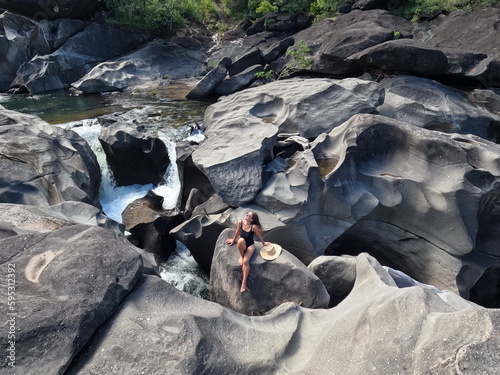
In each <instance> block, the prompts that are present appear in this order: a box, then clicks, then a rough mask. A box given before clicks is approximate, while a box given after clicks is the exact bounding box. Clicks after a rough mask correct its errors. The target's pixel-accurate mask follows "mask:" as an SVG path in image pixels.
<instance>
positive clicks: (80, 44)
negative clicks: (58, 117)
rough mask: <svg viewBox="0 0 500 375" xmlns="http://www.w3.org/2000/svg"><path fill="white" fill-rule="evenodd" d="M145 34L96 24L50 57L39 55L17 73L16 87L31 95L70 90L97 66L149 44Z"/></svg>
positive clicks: (70, 39)
mask: <svg viewBox="0 0 500 375" xmlns="http://www.w3.org/2000/svg"><path fill="white" fill-rule="evenodd" d="M147 40H148V36H147V35H145V34H142V33H137V32H132V31H130V30H127V29H124V28H120V27H117V26H113V25H110V24H107V23H97V22H93V23H91V24H90V25H89V26H88V27H86V28H85V29H84V30H83V31H81V32H79V33H77V34H76V35H74V36H72V37H71V38H69V39H68V40H67V41H66V42H65V43H64V44H63V45H62V46H61V47H60V48H59V49H57V50H56V51H55V52H53V53H50V54H39V55H37V56H35V57H34V58H33V59H32V60H31V61H27V62H25V63H24V64H23V65H22V66H21V67H20V68H19V70H18V72H17V76H16V79H15V81H14V82H13V84H12V85H13V86H14V88H15V90H16V91H18V92H29V93H32V94H36V93H40V92H45V91H50V90H56V89H62V88H69V87H70V85H71V83H73V82H75V81H77V80H79V79H80V78H81V77H82V76H84V75H85V74H86V73H88V72H89V71H90V70H91V69H92V68H93V67H94V66H95V65H97V64H98V63H100V62H102V61H105V60H109V59H112V58H115V57H117V56H120V55H123V54H124V53H126V52H129V51H131V50H134V49H135V48H137V47H138V46H139V45H140V44H142V43H144V42H146V41H147Z"/></svg>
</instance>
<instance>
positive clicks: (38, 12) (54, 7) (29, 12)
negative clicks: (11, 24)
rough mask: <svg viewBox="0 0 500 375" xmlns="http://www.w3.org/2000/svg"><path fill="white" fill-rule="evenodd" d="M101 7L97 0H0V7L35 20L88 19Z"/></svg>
mask: <svg viewBox="0 0 500 375" xmlns="http://www.w3.org/2000/svg"><path fill="white" fill-rule="evenodd" d="M101 7H103V4H102V3H101V2H99V0H43V1H40V0H16V1H9V0H0V8H2V9H7V10H9V11H11V12H15V13H20V14H24V15H25V16H27V17H30V18H33V19H35V20H37V21H40V20H53V19H58V18H77V19H88V18H90V17H92V16H93V15H94V14H95V13H96V12H97V10H99V8H101Z"/></svg>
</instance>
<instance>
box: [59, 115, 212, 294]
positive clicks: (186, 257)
mask: <svg viewBox="0 0 500 375" xmlns="http://www.w3.org/2000/svg"><path fill="white" fill-rule="evenodd" d="M77 124H78V125H79V126H76V125H77ZM58 126H64V127H66V128H71V129H72V130H73V131H75V132H76V133H78V134H79V135H80V136H81V137H82V138H84V139H85V140H86V141H87V142H88V143H89V145H90V147H91V148H92V150H93V151H94V153H95V154H96V157H97V161H98V162H99V166H100V168H101V173H102V181H101V186H100V191H99V194H100V202H101V206H102V210H103V212H104V213H105V214H106V215H107V216H108V217H109V218H111V219H113V220H115V221H117V222H120V223H121V222H122V217H121V215H122V212H123V210H124V209H125V208H126V207H127V205H128V204H129V203H131V202H133V201H134V200H136V199H138V198H142V197H143V196H144V195H146V194H147V192H148V191H149V190H153V192H154V193H156V194H158V195H161V196H162V197H163V198H164V201H163V209H170V208H174V207H176V206H177V204H178V202H179V197H180V189H181V182H180V179H179V173H178V169H177V162H176V160H177V153H176V150H175V142H176V140H180V139H182V138H183V136H185V134H184V133H186V131H185V129H178V130H175V129H168V131H167V132H162V131H156V134H155V135H153V136H156V137H158V138H159V139H161V141H162V142H163V143H164V144H165V146H166V147H167V151H168V155H169V158H170V161H171V162H170V165H169V166H168V168H167V170H166V172H165V176H164V183H162V184H160V185H158V186H156V187H154V186H153V184H147V185H131V186H116V185H115V182H114V180H113V176H112V173H111V171H110V169H109V167H108V163H107V161H106V155H105V153H104V150H103V149H102V146H101V143H100V142H99V134H100V131H101V125H100V124H99V122H98V121H97V120H96V119H89V120H84V121H79V122H76V123H65V124H59V125H58ZM195 133H196V134H194V135H196V136H197V139H198V140H199V139H201V138H200V137H203V134H202V132H201V131H196V132H195ZM183 134H184V135H183ZM191 136H193V134H191ZM160 276H161V278H162V279H164V280H166V281H168V282H169V283H171V284H172V285H173V286H174V287H175V288H177V289H179V290H182V291H184V292H186V293H189V294H191V295H194V296H197V297H200V298H204V299H209V293H208V282H209V279H208V276H207V275H206V274H205V273H204V272H203V271H202V270H201V269H200V268H199V266H198V264H197V263H196V261H195V260H194V258H193V256H192V255H191V253H190V252H189V250H188V249H187V248H186V247H185V246H184V245H183V244H182V243H181V242H179V241H177V248H176V251H175V252H174V253H173V254H172V255H171V256H170V258H169V259H168V261H167V263H166V264H165V265H164V267H162V268H161V269H160Z"/></svg>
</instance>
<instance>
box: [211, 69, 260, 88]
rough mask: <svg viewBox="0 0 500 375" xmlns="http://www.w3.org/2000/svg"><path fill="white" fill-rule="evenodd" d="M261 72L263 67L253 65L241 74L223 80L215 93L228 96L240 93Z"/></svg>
mask: <svg viewBox="0 0 500 375" xmlns="http://www.w3.org/2000/svg"><path fill="white" fill-rule="evenodd" d="M263 70H264V67H263V66H262V65H259V64H257V65H253V66H251V67H249V68H247V69H245V70H244V71H242V72H241V73H238V74H235V75H233V76H232V77H230V78H226V79H224V80H223V81H222V82H221V83H220V84H218V85H217V87H216V88H215V91H216V92H217V93H218V94H220V95H230V94H233V93H235V92H237V91H240V90H242V89H244V88H245V87H247V86H249V85H250V84H251V83H252V82H254V81H255V80H256V79H257V77H256V74H257V73H259V72H262V71H263Z"/></svg>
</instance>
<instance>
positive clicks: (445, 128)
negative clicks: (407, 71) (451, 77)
mask: <svg viewBox="0 0 500 375" xmlns="http://www.w3.org/2000/svg"><path fill="white" fill-rule="evenodd" d="M380 85H381V86H382V87H384V88H385V101H384V104H382V105H381V106H380V107H378V108H377V111H378V113H379V114H381V115H384V116H387V117H391V118H394V119H396V120H400V121H404V122H406V123H408V124H412V125H416V126H419V127H423V128H426V129H431V130H439V131H442V132H446V133H461V134H474V135H477V136H479V137H481V138H484V139H488V140H491V141H495V136H494V132H492V130H494V127H495V122H496V121H498V120H500V116H499V115H498V114H495V113H492V112H490V111H488V110H487V109H486V108H484V107H480V106H478V105H476V104H474V103H473V102H472V101H471V100H470V97H469V95H467V93H465V92H463V91H460V90H457V89H454V88H452V87H449V86H445V85H443V84H440V83H439V82H436V81H433V80H429V79H425V78H419V77H414V76H406V75H405V76H398V77H393V78H385V79H383V80H382V81H381V82H380Z"/></svg>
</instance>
